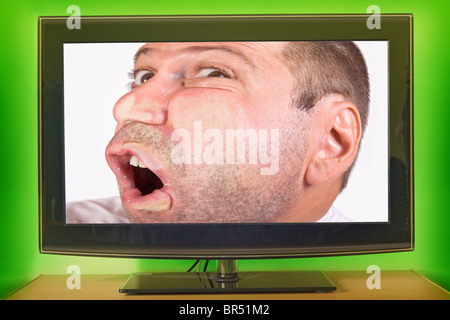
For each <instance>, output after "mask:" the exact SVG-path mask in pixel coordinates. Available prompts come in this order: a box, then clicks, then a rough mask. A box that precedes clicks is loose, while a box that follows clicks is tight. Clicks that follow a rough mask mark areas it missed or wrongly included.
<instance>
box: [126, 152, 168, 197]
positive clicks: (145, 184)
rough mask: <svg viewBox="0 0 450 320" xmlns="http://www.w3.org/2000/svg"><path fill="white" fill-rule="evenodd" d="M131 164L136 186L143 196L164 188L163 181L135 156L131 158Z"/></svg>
mask: <svg viewBox="0 0 450 320" xmlns="http://www.w3.org/2000/svg"><path fill="white" fill-rule="evenodd" d="M129 164H130V165H131V167H132V170H133V177H134V184H135V186H136V188H138V189H139V191H140V192H141V193H142V195H143V196H145V195H147V194H150V193H152V192H153V191H155V190H156V189H162V188H163V187H164V184H163V183H162V181H161V179H160V178H159V177H158V176H157V175H156V174H155V173H153V171H151V170H150V169H148V168H147V167H146V166H145V165H144V164H143V163H142V161H140V160H139V159H138V158H136V157H135V156H131V158H130V162H129Z"/></svg>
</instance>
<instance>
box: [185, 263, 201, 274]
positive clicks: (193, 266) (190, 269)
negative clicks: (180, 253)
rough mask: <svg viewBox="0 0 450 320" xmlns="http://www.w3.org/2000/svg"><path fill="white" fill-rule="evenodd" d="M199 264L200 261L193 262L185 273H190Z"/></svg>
mask: <svg viewBox="0 0 450 320" xmlns="http://www.w3.org/2000/svg"><path fill="white" fill-rule="evenodd" d="M199 262H200V260H197V261H195V263H194V264H193V265H192V267H190V268H189V270H188V271H187V272H191V271H192V269H194V268H195V266H196V265H197V264H198V263H199Z"/></svg>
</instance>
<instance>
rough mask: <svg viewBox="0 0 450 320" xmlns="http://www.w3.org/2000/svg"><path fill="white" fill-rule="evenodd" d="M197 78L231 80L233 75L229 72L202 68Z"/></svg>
mask: <svg viewBox="0 0 450 320" xmlns="http://www.w3.org/2000/svg"><path fill="white" fill-rule="evenodd" d="M196 77H198V78H231V75H230V73H229V72H228V71H225V70H221V69H218V68H212V67H211V68H200V70H199V72H198V73H197V76H196Z"/></svg>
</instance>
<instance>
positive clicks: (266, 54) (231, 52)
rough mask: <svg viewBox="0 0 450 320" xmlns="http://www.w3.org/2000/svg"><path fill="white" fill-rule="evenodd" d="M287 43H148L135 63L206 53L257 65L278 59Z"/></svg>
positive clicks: (137, 53) (142, 48)
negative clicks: (148, 59) (264, 61)
mask: <svg viewBox="0 0 450 320" xmlns="http://www.w3.org/2000/svg"><path fill="white" fill-rule="evenodd" d="M285 45H286V43H285V42H167V43H147V44H145V45H143V46H142V47H141V48H139V50H138V51H137V52H136V54H135V62H137V61H138V59H139V58H141V57H143V56H153V57H155V56H156V57H160V58H164V57H176V56H181V55H189V54H191V55H197V54H201V53H204V52H209V53H214V54H217V55H228V56H234V57H235V58H240V59H242V60H245V61H246V62H247V63H249V64H252V63H257V62H258V61H259V60H268V59H273V58H274V57H278V56H279V54H280V53H281V51H282V50H283V48H284V47H285Z"/></svg>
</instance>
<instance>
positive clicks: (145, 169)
mask: <svg viewBox="0 0 450 320" xmlns="http://www.w3.org/2000/svg"><path fill="white" fill-rule="evenodd" d="M106 160H107V162H108V165H109V166H110V168H111V170H112V171H113V172H114V174H115V175H116V177H117V179H118V181H119V185H120V190H121V199H122V204H123V205H124V207H126V208H127V209H132V210H138V211H154V212H158V211H164V210H168V209H170V206H171V203H172V200H171V197H170V196H169V193H168V187H167V186H166V185H165V183H164V182H163V181H164V173H163V172H162V170H161V167H160V166H159V165H158V163H157V162H156V161H155V159H153V158H152V156H151V155H150V154H149V153H148V152H147V151H146V150H145V149H144V148H142V147H140V146H139V145H137V144H135V143H128V144H126V146H120V145H119V146H117V145H110V146H109V147H108V148H107V150H106Z"/></svg>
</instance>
